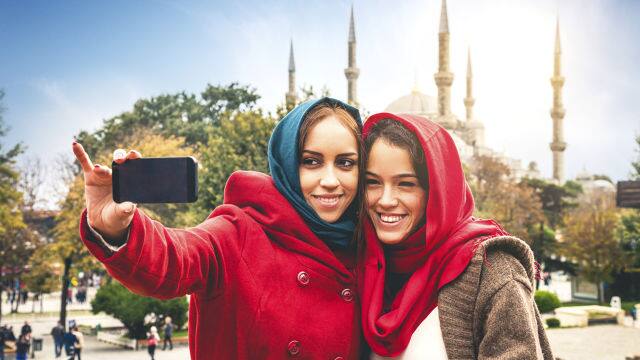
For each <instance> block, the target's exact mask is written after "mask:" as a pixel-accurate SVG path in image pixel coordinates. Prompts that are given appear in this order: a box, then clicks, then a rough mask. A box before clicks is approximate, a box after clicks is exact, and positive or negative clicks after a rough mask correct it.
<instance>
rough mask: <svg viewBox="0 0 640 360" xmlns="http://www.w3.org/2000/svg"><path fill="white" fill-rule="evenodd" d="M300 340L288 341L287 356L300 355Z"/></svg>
mask: <svg viewBox="0 0 640 360" xmlns="http://www.w3.org/2000/svg"><path fill="white" fill-rule="evenodd" d="M300 350H301V349H300V341H297V340H293V341H291V342H289V345H288V346H287V351H289V356H292V357H293V356H298V355H300Z"/></svg>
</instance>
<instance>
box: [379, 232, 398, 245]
mask: <svg viewBox="0 0 640 360" xmlns="http://www.w3.org/2000/svg"><path fill="white" fill-rule="evenodd" d="M377 236H378V241H380V242H381V243H383V244H385V245H395V244H399V243H401V242H402V241H403V240H404V239H405V236H404V234H394V233H382V234H379V235H378V234H377Z"/></svg>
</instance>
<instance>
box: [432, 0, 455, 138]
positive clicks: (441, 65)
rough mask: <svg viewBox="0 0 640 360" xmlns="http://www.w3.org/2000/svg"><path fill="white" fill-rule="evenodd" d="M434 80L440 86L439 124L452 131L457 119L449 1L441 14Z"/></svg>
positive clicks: (443, 4) (444, 3)
mask: <svg viewBox="0 0 640 360" xmlns="http://www.w3.org/2000/svg"><path fill="white" fill-rule="evenodd" d="M434 79H435V81H436V85H437V86H438V118H439V119H438V122H439V123H440V124H442V125H443V126H444V127H446V128H448V129H451V128H454V127H455V126H456V121H455V118H454V117H453V116H452V115H451V84H452V83H453V74H452V73H451V72H450V71H449V19H448V16H447V1H446V0H442V11H441V13H440V32H439V33H438V72H437V73H435V75H434Z"/></svg>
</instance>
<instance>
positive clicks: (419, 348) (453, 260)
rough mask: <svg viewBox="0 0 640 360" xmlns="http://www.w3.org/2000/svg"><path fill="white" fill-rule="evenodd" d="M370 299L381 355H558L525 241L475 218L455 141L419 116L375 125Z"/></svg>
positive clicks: (366, 285)
mask: <svg viewBox="0 0 640 360" xmlns="http://www.w3.org/2000/svg"><path fill="white" fill-rule="evenodd" d="M363 135H364V138H365V146H366V151H367V153H368V160H367V180H366V187H367V189H366V192H367V195H366V204H365V206H366V211H365V213H366V214H367V215H368V219H367V221H365V223H364V230H363V235H364V241H365V246H364V251H363V256H364V259H363V261H361V276H362V279H361V281H360V286H361V289H360V293H361V301H362V321H363V331H364V336H365V338H366V340H367V342H368V343H369V345H370V347H371V349H372V351H373V353H372V354H371V358H372V359H379V358H381V357H390V358H394V359H489V358H490V359H553V356H552V354H551V349H550V348H549V343H548V340H547V337H546V334H545V332H544V328H543V326H542V323H541V320H540V315H539V312H538V309H537V308H536V305H535V302H534V300H533V292H534V289H535V286H534V275H535V270H534V269H535V268H534V260H533V254H532V252H531V249H530V248H529V247H528V246H527V244H526V243H524V242H523V241H522V240H520V239H517V238H515V237H512V236H509V234H507V233H506V232H505V231H504V230H503V229H502V227H501V226H500V225H498V224H497V223H496V222H494V221H493V220H479V219H476V218H474V217H473V216H472V213H473V209H474V202H473V197H472V195H471V191H470V190H469V186H468V185H467V183H466V181H465V178H464V174H463V171H462V166H461V163H460V157H459V155H458V152H457V150H456V147H455V144H454V142H453V140H452V138H451V136H450V135H449V134H448V133H447V132H446V130H444V129H443V128H441V127H440V126H438V125H436V124H435V123H433V122H431V121H429V120H427V119H425V118H422V117H418V116H411V115H394V114H389V113H381V114H376V115H373V116H371V117H370V118H369V120H368V121H367V122H366V123H365V127H364V131H363Z"/></svg>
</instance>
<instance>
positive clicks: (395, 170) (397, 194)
mask: <svg viewBox="0 0 640 360" xmlns="http://www.w3.org/2000/svg"><path fill="white" fill-rule="evenodd" d="M427 195H428V194H427V191H426V190H425V189H424V188H423V187H422V186H421V185H420V181H419V179H418V176H417V175H416V172H415V169H414V167H413V164H412V161H411V156H410V155H409V152H408V151H407V150H405V149H403V148H401V147H398V146H394V145H389V144H388V143H387V142H386V141H385V140H383V139H378V140H376V141H375V142H374V143H373V146H372V147H371V150H370V151H369V158H368V160H367V179H366V201H367V212H368V215H369V217H370V218H371V222H372V223H373V226H374V228H375V229H376V234H377V236H378V239H379V240H380V241H381V242H382V243H384V244H388V245H391V244H398V243H400V242H402V241H403V240H405V239H406V238H407V237H408V236H409V235H410V234H411V233H412V232H413V231H414V230H416V229H417V227H418V226H419V225H420V224H421V223H422V219H423V218H424V217H425V212H426V207H427Z"/></svg>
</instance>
